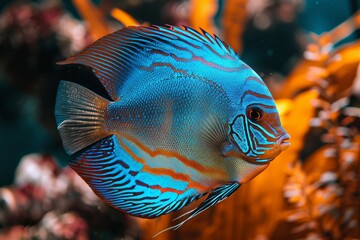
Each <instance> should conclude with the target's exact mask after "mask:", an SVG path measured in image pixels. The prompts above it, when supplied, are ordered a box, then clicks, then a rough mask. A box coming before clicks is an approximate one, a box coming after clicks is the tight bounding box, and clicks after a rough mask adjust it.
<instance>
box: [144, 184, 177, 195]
mask: <svg viewBox="0 0 360 240" xmlns="http://www.w3.org/2000/svg"><path fill="white" fill-rule="evenodd" d="M150 188H151V189H157V190H160V191H161V192H174V193H177V194H179V195H180V194H182V193H183V191H179V190H176V189H174V188H163V187H161V186H159V185H154V186H150Z"/></svg>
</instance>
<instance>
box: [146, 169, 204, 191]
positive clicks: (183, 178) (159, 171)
mask: <svg viewBox="0 0 360 240" xmlns="http://www.w3.org/2000/svg"><path fill="white" fill-rule="evenodd" d="M142 170H143V171H145V172H148V173H151V174H154V175H166V176H170V177H172V178H173V179H175V180H181V181H183V182H187V183H188V186H187V188H195V189H196V190H198V191H199V192H205V191H207V190H209V187H208V186H205V185H203V184H201V183H198V182H195V181H194V180H192V179H191V178H190V176H188V175H186V174H183V173H177V172H175V171H174V170H172V169H167V168H150V167H148V166H146V165H145V166H144V168H143V169H142Z"/></svg>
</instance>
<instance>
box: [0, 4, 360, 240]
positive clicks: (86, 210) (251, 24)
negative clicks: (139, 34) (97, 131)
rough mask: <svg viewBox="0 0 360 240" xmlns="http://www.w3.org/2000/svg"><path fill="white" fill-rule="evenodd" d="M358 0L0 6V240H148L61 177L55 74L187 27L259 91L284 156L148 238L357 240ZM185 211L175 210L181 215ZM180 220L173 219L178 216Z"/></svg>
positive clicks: (155, 224)
mask: <svg viewBox="0 0 360 240" xmlns="http://www.w3.org/2000/svg"><path fill="white" fill-rule="evenodd" d="M359 8H360V1H359V0H342V1H339V0H167V1H166V0H63V1H61V0H47V1H45V0H43V1H41V0H38V1H25V0H24V1H18V0H15V1H10V0H2V1H0V163H1V167H0V239H129V240H130V239H152V236H154V235H155V234H156V233H157V232H159V231H161V230H162V229H164V228H167V227H169V226H171V225H173V222H172V219H174V218H175V217H177V216H179V215H180V214H181V213H182V212H179V213H172V214H170V215H166V216H162V217H160V218H158V219H153V220H144V219H136V218H132V217H129V216H127V215H124V214H122V213H120V212H117V211H115V210H113V209H111V208H110V207H107V206H106V205H104V204H103V203H102V202H101V201H100V200H98V199H97V197H96V196H95V195H94V194H93V193H92V191H91V190H90V189H89V188H88V187H87V185H86V184H84V183H83V181H82V180H81V179H80V178H79V177H78V176H77V175H76V174H75V173H74V172H73V171H72V170H71V169H69V168H68V167H67V161H68V157H67V155H66V154H65V152H64V150H63V148H62V145H61V142H60V138H59V135H58V133H57V130H56V124H55V119H54V103H55V96H56V89H57V85H58V83H59V81H60V80H61V79H77V78H83V79H89V81H96V79H95V80H94V79H93V78H94V77H93V76H92V75H91V74H89V73H88V72H86V70H81V71H80V72H81V73H79V69H76V68H67V69H64V68H61V67H60V66H57V65H56V62H57V61H60V60H64V59H65V58H67V57H69V56H71V55H73V54H75V53H77V52H79V51H81V50H82V49H84V48H85V47H87V46H88V45H89V44H91V43H92V42H93V41H95V40H96V39H98V38H100V37H102V36H104V35H106V34H109V33H111V32H113V31H116V30H118V29H120V28H123V27H125V26H128V25H150V24H157V25H162V24H171V25H176V26H182V25H187V26H191V27H193V28H195V29H199V27H201V28H203V29H205V30H206V31H208V32H210V33H215V34H216V35H217V36H219V37H220V38H221V39H222V40H224V41H225V42H227V43H228V44H229V45H230V46H231V47H232V48H233V49H234V50H235V51H237V52H238V53H239V55H240V57H241V59H242V60H243V61H244V62H246V63H247V64H248V65H250V66H251V67H252V68H253V69H255V71H256V72H257V73H258V74H259V75H260V76H261V77H262V78H263V79H264V81H265V82H266V84H267V85H268V87H269V89H270V90H271V92H272V94H273V96H274V98H275V99H276V102H277V105H278V108H279V111H280V114H281V118H282V123H283V125H284V127H285V129H286V130H287V131H288V132H289V133H290V135H291V137H292V141H291V142H292V145H291V147H290V148H289V149H288V150H287V151H285V152H284V153H282V154H281V155H280V156H279V157H278V158H277V159H276V160H275V161H274V162H273V163H272V164H271V165H270V167H269V168H268V169H267V170H266V171H265V172H264V173H262V174H260V175H259V176H258V177H256V178H255V179H254V180H252V181H251V182H250V183H248V184H246V185H244V186H242V187H241V188H240V189H239V190H238V191H237V192H236V193H235V194H233V195H232V196H231V197H230V198H228V199H227V200H225V201H223V202H222V203H221V204H218V205H217V206H216V207H214V208H211V209H209V210H207V211H206V212H204V213H202V214H201V215H200V216H198V217H196V218H194V219H192V220H191V221H190V222H189V223H186V224H185V225H184V226H182V227H181V228H180V229H178V230H177V231H174V232H173V231H168V232H165V233H163V234H161V235H160V236H158V237H157V238H156V239H259V240H260V239H261V240H263V239H359V238H360V226H359V220H360V133H359V131H360V71H359V62H360V42H359V36H360V33H359V31H358V29H359V27H360V12H358V9H359ZM184 211H186V209H185V210H184ZM184 211H183V212H184Z"/></svg>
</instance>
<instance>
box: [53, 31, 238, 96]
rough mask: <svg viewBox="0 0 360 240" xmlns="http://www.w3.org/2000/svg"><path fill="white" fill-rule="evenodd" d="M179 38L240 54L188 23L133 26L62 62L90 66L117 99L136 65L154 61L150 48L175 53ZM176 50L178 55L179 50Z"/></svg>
mask: <svg viewBox="0 0 360 240" xmlns="http://www.w3.org/2000/svg"><path fill="white" fill-rule="evenodd" d="M176 41H177V42H178V41H180V42H181V43H182V44H183V45H184V46H189V47H192V48H196V51H200V52H201V51H202V50H203V51H208V49H209V48H211V49H212V51H213V52H215V53H217V54H218V55H217V56H216V57H221V56H225V55H230V59H237V58H238V57H237V55H236V54H235V53H234V51H233V50H232V49H231V48H230V47H229V46H227V45H226V44H225V43H223V42H222V41H221V40H219V39H218V38H217V37H213V36H211V35H210V34H209V33H207V32H205V31H203V33H200V32H198V31H196V30H194V29H192V28H189V27H184V29H181V28H179V27H174V26H170V25H167V26H139V27H134V26H132V27H127V28H123V29H121V30H119V31H116V32H114V33H112V34H110V35H107V36H105V37H103V38H100V39H99V40H97V41H96V42H95V43H93V44H92V45H91V46H90V47H88V48H86V49H85V50H83V51H82V52H80V53H78V54H76V55H74V56H72V57H70V58H68V59H66V60H64V61H62V62H59V64H82V65H85V66H89V67H91V68H92V70H93V72H94V74H95V75H96V77H97V78H98V79H99V80H100V82H101V83H102V84H103V86H104V87H105V89H106V90H107V92H108V93H109V95H110V97H111V98H112V99H113V100H114V101H115V100H118V99H119V98H120V91H121V87H122V86H123V84H124V82H125V81H126V80H127V79H128V77H129V76H130V75H131V73H132V72H133V71H135V70H136V69H135V66H136V65H142V64H144V63H145V62H148V63H149V62H150V63H151V61H154V60H152V59H151V56H150V54H151V53H150V50H152V49H153V50H166V51H169V53H173V51H177V50H178V49H175V48H174V46H176V45H177V43H175V42H176ZM178 43H179V42H178ZM174 54H175V55H177V54H176V52H174Z"/></svg>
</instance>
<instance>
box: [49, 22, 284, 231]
mask: <svg viewBox="0 0 360 240" xmlns="http://www.w3.org/2000/svg"><path fill="white" fill-rule="evenodd" d="M60 64H82V65H85V66H88V67H90V68H91V69H92V70H93V72H94V74H95V75H96V77H97V78H98V79H99V81H100V82H101V83H102V85H103V86H104V88H105V89H106V91H107V92H108V94H109V96H110V97H111V101H109V100H107V99H105V98H103V97H101V96H99V95H97V94H95V93H94V92H93V91H91V90H89V89H87V88H85V87H83V86H81V85H78V84H76V83H73V82H69V81H61V82H60V85H59V88H58V93H57V99H56V110H55V115H56V120H57V126H58V130H59V132H60V135H61V138H62V141H63V145H64V148H65V150H66V151H67V153H68V154H70V155H72V154H74V153H77V154H75V155H73V156H75V157H74V159H73V160H71V162H70V166H71V167H72V168H73V169H74V170H75V171H76V172H77V173H78V174H79V175H80V176H81V177H82V178H83V179H84V180H85V181H86V182H87V184H89V186H90V187H91V188H92V190H93V191H94V192H95V193H96V194H97V195H98V196H99V197H100V198H101V199H103V200H104V201H105V202H106V203H108V204H109V205H111V206H112V207H114V208H116V209H118V210H121V211H124V212H126V213H128V214H130V215H133V216H137V217H143V218H154V217H158V216H161V215H163V214H167V213H170V212H173V211H175V210H179V209H181V208H183V207H184V206H186V205H188V204H190V203H191V202H193V201H195V200H197V199H199V198H201V197H202V196H204V195H206V194H208V196H207V198H206V199H205V200H204V201H203V202H202V203H201V204H200V205H199V206H198V207H197V208H196V209H194V210H193V211H191V212H189V214H188V217H187V218H186V219H185V220H184V221H183V222H181V223H179V224H178V225H176V226H174V227H175V228H177V227H179V226H181V225H182V224H183V223H184V222H186V221H187V220H189V219H191V218H193V217H195V216H196V215H198V214H199V213H201V212H202V211H204V210H206V209H208V208H209V207H211V206H213V205H215V204H217V203H218V202H220V201H221V200H223V199H225V198H227V197H228V196H230V195H231V194H232V193H233V192H234V191H235V190H236V189H238V188H239V186H240V185H241V184H242V183H245V182H247V181H249V180H250V179H252V178H254V177H255V176H256V175H257V174H259V173H260V172H261V171H263V170H264V169H265V168H266V167H267V166H268V165H269V163H270V161H271V160H273V159H274V158H275V157H276V156H277V155H278V154H280V152H281V151H283V150H285V149H286V148H287V147H288V146H289V135H288V134H287V133H286V131H285V130H284V129H283V128H282V126H281V123H280V119H279V115H278V112H277V108H276V106H275V103H274V100H273V98H272V96H271V94H270V92H269V90H268V88H267V87H266V85H265V84H264V82H263V81H262V80H261V78H260V77H259V76H258V75H257V74H256V73H255V72H254V71H253V70H252V69H251V68H250V67H249V66H247V65H246V64H245V63H244V62H242V61H241V60H240V58H239V57H238V55H237V54H236V53H235V52H234V51H233V50H232V49H231V47H230V46H228V45H227V44H226V43H224V42H223V41H221V40H220V39H219V38H218V37H216V36H211V35H210V34H209V33H207V32H205V31H202V32H198V31H196V30H194V29H192V28H189V27H184V28H178V27H173V26H164V27H162V26H150V27H146V26H140V27H127V28H124V29H121V30H119V31H117V32H115V33H112V34H110V35H108V36H105V37H103V38H101V39H99V40H98V41H96V42H95V43H94V44H93V45H91V46H90V47H88V48H87V49H85V50H84V51H83V52H81V53H78V54H76V55H74V56H72V57H70V58H68V59H66V60H65V61H63V62H61V63H60Z"/></svg>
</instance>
